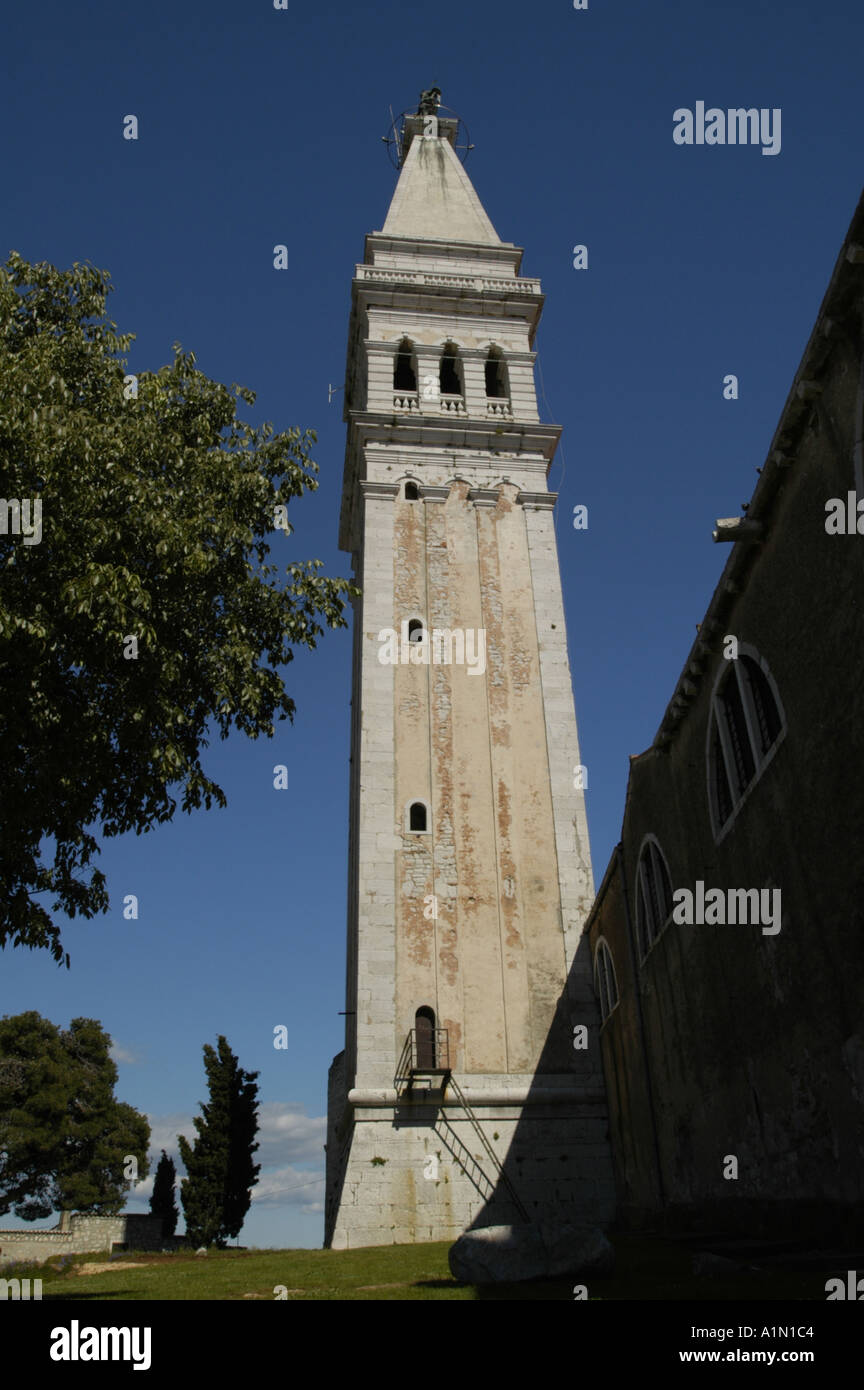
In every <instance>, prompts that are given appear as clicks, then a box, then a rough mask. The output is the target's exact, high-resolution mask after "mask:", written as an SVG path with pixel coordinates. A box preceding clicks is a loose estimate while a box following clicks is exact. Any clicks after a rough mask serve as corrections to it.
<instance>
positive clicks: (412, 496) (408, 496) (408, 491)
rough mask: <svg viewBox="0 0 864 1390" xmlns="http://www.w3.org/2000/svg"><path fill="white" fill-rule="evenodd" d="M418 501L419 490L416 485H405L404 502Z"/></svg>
mask: <svg viewBox="0 0 864 1390" xmlns="http://www.w3.org/2000/svg"><path fill="white" fill-rule="evenodd" d="M419 500H420V489H419V488H418V486H417V484H416V483H406V484H405V501H406V502H418V501H419Z"/></svg>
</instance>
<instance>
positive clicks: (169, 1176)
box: [150, 1149, 180, 1236]
mask: <svg viewBox="0 0 864 1390" xmlns="http://www.w3.org/2000/svg"><path fill="white" fill-rule="evenodd" d="M176 1181H177V1169H176V1168H175V1166H174V1160H173V1158H169V1156H168V1154H167V1153H166V1152H165V1150H164V1149H163V1150H162V1157H161V1158H160V1160H159V1162H158V1163H157V1165H156V1177H155V1178H154V1179H153V1196H152V1197H151V1198H150V1211H151V1212H152V1214H153V1216H161V1218H162V1234H163V1235H165V1236H173V1234H174V1232H175V1231H176V1229H177V1218H178V1216H179V1215H180V1213H179V1211H178V1210H177V1202H176V1201H175V1198H174V1184H175V1182H176Z"/></svg>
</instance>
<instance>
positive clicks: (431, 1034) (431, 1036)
mask: <svg viewBox="0 0 864 1390" xmlns="http://www.w3.org/2000/svg"><path fill="white" fill-rule="evenodd" d="M414 1046H415V1049H416V1051H415V1055H416V1058H417V1061H416V1064H415V1065H416V1066H418V1067H419V1068H421V1070H424V1071H427V1070H430V1069H432V1068H433V1067H434V1066H435V1052H436V1049H435V1012H434V1010H433V1009H430V1008H429V1006H428V1005H426V1004H424V1006H423V1007H422V1008H421V1009H418V1010H417V1012H416V1014H415V1015H414Z"/></svg>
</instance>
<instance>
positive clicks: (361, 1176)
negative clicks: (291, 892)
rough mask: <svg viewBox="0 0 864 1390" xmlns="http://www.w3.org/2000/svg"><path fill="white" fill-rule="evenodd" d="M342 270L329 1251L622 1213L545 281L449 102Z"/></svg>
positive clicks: (401, 137)
mask: <svg viewBox="0 0 864 1390" xmlns="http://www.w3.org/2000/svg"><path fill="white" fill-rule="evenodd" d="M397 126H398V134H397V138H396V141H395V144H396V149H397V153H398V164H399V168H400V173H399V180H398V184H397V186H396V190H395V192H394V194H393V200H392V202H391V204H390V209H389V212H388V214H387V218H386V220H385V222H384V226H383V228H382V230H381V231H378V232H373V233H372V234H371V235H369V236H367V238H366V245H365V255H364V258H363V264H362V265H358V266H357V267H356V272H355V277H354V280H353V284H352V308H351V321H350V329H349V340H348V365H347V374H346V386H345V419H346V422H347V426H348V438H347V449H346V457H345V475H344V491H343V500H342V516H341V523H340V546H341V548H342V549H344V550H346V551H350V552H351V554H352V558H353V567H354V576H355V582H356V583H357V585H358V587H359V588H360V589H361V590H362V597H361V598H360V599H359V600H358V601H357V603H356V607H355V622H354V663H353V700H352V714H353V718H352V737H351V747H352V759H351V791H350V835H349V890H348V892H349V905H348V965H347V1002H346V1006H345V1007H346V1040H345V1050H344V1052H342V1053H340V1054H339V1056H338V1057H337V1058H336V1059H335V1060H334V1062H333V1066H332V1067H331V1071H330V1085H329V1096H328V1144H327V1198H326V1205H327V1213H326V1237H325V1243H326V1244H327V1245H331V1246H333V1247H336V1248H345V1247H348V1246H351V1247H354V1246H360V1245H380V1244H387V1243H391V1242H410V1241H424V1240H427V1241H428V1240H444V1239H448V1238H452V1239H456V1237H458V1236H459V1235H460V1234H461V1233H462V1231H464V1230H465V1229H466V1228H467V1227H469V1226H471V1225H492V1224H497V1223H500V1222H520V1221H525V1220H532V1221H533V1220H547V1221H548V1220H552V1221H555V1220H558V1221H561V1220H569V1221H575V1222H578V1223H580V1224H581V1223H585V1222H590V1223H591V1224H597V1223H602V1222H603V1221H606V1220H608V1218H609V1215H610V1213H611V1208H612V1201H613V1198H612V1192H613V1187H612V1176H611V1166H610V1158H609V1152H608V1147H607V1142H606V1123H605V1101H604V1097H603V1087H602V1074H601V1071H600V1051H599V1045H598V1037H597V1030H598V1026H599V1017H598V1014H597V1010H596V1003H595V998H594V992H593V988H592V983H591V972H590V965H588V964H587V963H583V952H584V951H586V950H587V945H586V944H585V943H582V944H581V945H580V935H581V931H582V926H583V923H584V920H585V918H586V916H587V913H588V910H589V908H590V907H591V904H592V901H593V897H594V888H593V880H592V873H591V859H590V851H589V846H588V829H587V822H586V817H585V806H584V797H583V792H582V790H581V785H582V779H581V776H580V774H579V773H577V771H576V770H577V769H578V768H579V767H580V763H581V759H580V756H579V744H578V737H577V730H576V718H575V714H574V708H573V694H572V688H571V680H570V669H569V664H568V657H567V642H566V636H565V626H564V611H563V604H562V596H561V581H560V575H559V569H558V558H557V549H556V542H555V533H554V527H553V507H554V505H555V500H556V497H555V494H553V493H550V492H549V491H548V488H547V483H546V479H547V474H548V471H549V466H550V462H551V460H552V457H553V455H554V452H555V448H556V445H557V442H558V438H559V435H560V429H559V427H558V426H556V425H549V424H544V423H542V422H541V421H540V418H539V414H538V410H537V399H536V393H535V385H534V370H533V364H534V356H535V354H534V352H533V342H534V336H535V333H536V330H537V325H538V322H539V319H540V313H541V310H542V306H543V296H542V294H541V292H540V284H539V282H538V281H537V280H535V279H529V278H525V277H523V276H521V275H520V273H519V271H520V266H521V261H522V251H521V250H520V249H519V248H518V247H516V246H515V245H513V244H512V243H510V242H503V241H501V239H500V238H499V236H498V234H497V233H496V231H495V229H494V227H493V226H492V223H491V222H490V220H489V218H488V217H487V215H486V212H485V211H484V209H483V207H482V205H481V203H480V200H479V198H478V197H477V194H476V192H475V191H474V188H473V187H472V185H471V182H470V181H469V179H468V177H467V175H466V173H465V171H464V168H463V166H462V163H461V161H460V158H459V151H460V138H461V136H462V126H461V122H460V121H459V120H458V118H456V117H455V116H454V115H452V114H450V115H448V114H446V113H445V108H443V107H442V106H441V104H440V92H438V91H437V89H435V88H433V89H432V90H431V91H429V92H424V93H423V95H422V97H421V100H420V104H419V107H418V110H417V111H416V112H415V113H406V114H405V115H404V116H403V117H402V118H401V123H400V122H397Z"/></svg>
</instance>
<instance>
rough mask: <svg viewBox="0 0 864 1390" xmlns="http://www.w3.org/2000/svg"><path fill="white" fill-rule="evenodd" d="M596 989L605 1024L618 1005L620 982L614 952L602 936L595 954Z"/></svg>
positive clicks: (601, 1015)
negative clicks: (616, 971) (616, 974)
mask: <svg viewBox="0 0 864 1390" xmlns="http://www.w3.org/2000/svg"><path fill="white" fill-rule="evenodd" d="M594 988H595V989H596V991H597V997H598V999H599V1000H600V1018H601V1020H602V1022H603V1023H605V1022H606V1020H607V1018H608V1017H609V1015H610V1014H611V1012H612V1010H613V1009H614V1008H615V1005H616V1004H617V1003H618V980H617V979H616V977H615V964H614V961H613V960H612V952H611V951H610V950H609V946H608V945H607V943H606V941H605V939H604V938H603V937H602V936H601V938H600V940H599V941H598V942H597V949H596V951H595V952H594Z"/></svg>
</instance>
